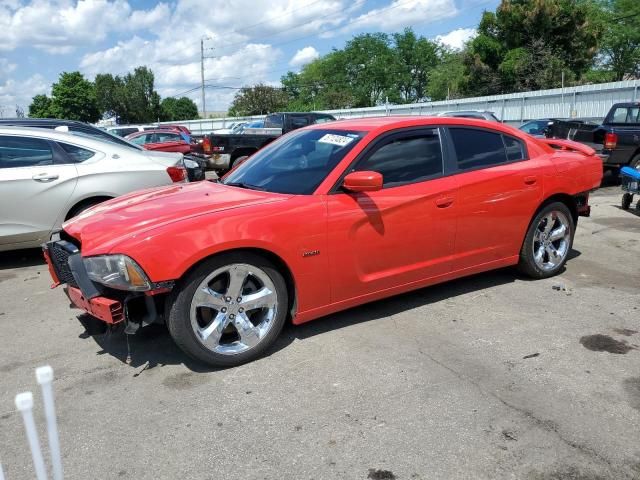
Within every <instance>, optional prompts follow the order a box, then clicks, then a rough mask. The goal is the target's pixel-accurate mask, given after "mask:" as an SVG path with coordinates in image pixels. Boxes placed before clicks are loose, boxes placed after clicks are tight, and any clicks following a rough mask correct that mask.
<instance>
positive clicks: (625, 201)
mask: <svg viewBox="0 0 640 480" xmlns="http://www.w3.org/2000/svg"><path fill="white" fill-rule="evenodd" d="M631 202H633V195H631V194H630V193H629V192H625V193H623V194H622V202H620V206H621V207H622V209H623V210H629V207H630V206H631Z"/></svg>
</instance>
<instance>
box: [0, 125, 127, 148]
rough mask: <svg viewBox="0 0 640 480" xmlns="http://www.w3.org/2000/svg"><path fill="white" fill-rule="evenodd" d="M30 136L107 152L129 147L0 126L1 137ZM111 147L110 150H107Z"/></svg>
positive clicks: (40, 129) (47, 132)
mask: <svg viewBox="0 0 640 480" xmlns="http://www.w3.org/2000/svg"><path fill="white" fill-rule="evenodd" d="M21 134H22V135H28V136H30V137H38V138H45V139H48V140H54V141H59V142H65V143H71V144H74V145H78V146H85V147H86V148H91V149H93V150H100V151H105V150H109V149H118V150H124V149H127V150H129V149H128V148H127V147H125V146H123V145H119V144H117V143H114V142H109V141H107V140H98V139H95V138H93V137H89V136H79V135H74V134H72V133H67V132H59V131H57V130H49V129H47V128H35V127H18V126H4V125H0V135H21ZM107 146H108V147H110V148H107Z"/></svg>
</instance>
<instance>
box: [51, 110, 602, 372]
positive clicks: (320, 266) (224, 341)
mask: <svg viewBox="0 0 640 480" xmlns="http://www.w3.org/2000/svg"><path fill="white" fill-rule="evenodd" d="M601 177H602V163H601V161H600V160H599V159H598V158H597V157H596V156H595V155H594V151H593V150H591V149H590V148H588V147H585V146H583V145H580V144H577V143H574V142H570V141H561V140H540V139H535V138H533V137H531V136H529V135H526V134H524V133H522V132H520V131H518V130H516V129H514V128H511V127H509V126H506V125H501V124H497V123H489V122H486V121H483V120H472V119H466V118H443V117H439V118H431V117H384V118H363V119H358V120H348V121H339V122H334V123H330V124H321V125H315V126H312V127H308V128H303V129H300V130H296V131H294V132H292V133H289V134H287V135H285V136H283V137H281V138H280V139H278V140H277V141H275V142H273V143H272V144H270V145H268V146H267V147H265V148H263V149H262V150H260V151H259V152H258V153H256V154H254V155H253V156H252V157H251V158H250V159H249V160H248V161H247V162H245V163H243V164H242V165H240V166H239V167H238V168H236V169H235V170H233V171H232V172H231V173H230V174H229V175H227V176H226V177H225V178H224V179H223V180H222V181H217V182H211V181H209V182H200V183H196V184H191V185H189V184H185V185H179V186H172V187H166V188H158V189H152V190H146V191H142V192H138V193H134V194H130V195H127V196H124V197H120V198H117V199H114V200H111V201H109V202H105V203H102V204H100V205H98V206H96V207H94V208H92V209H89V210H87V211H85V212H84V213H82V214H81V215H80V216H78V217H76V218H74V219H72V220H70V221H68V222H67V223H66V224H64V226H63V230H62V231H61V232H60V233H59V234H58V235H57V236H56V237H55V238H54V239H52V241H51V242H49V243H47V244H46V245H44V252H45V257H46V258H47V260H48V262H49V265H50V272H51V275H52V276H53V279H54V283H55V284H66V287H65V291H66V293H67V295H68V296H69V298H70V299H71V301H72V302H73V303H74V304H75V305H76V306H77V307H79V308H81V309H83V310H85V311H86V312H88V313H90V314H91V315H92V316H93V317H94V318H95V319H99V322H100V325H104V326H105V327H106V325H108V324H118V323H121V322H125V323H126V331H127V333H132V332H135V331H136V330H137V329H138V328H139V327H141V326H144V325H147V324H150V323H154V322H164V323H166V324H167V326H168V328H169V332H170V333H171V335H172V337H173V338H174V340H175V341H176V343H177V344H178V345H179V346H180V347H181V348H182V349H183V350H184V351H185V352H186V353H188V354H189V355H191V356H192V357H194V358H196V359H198V360H201V361H203V362H206V363H208V364H211V365H217V366H232V365H238V364H240V363H243V362H247V361H249V360H252V359H255V358H256V357H258V356H259V355H261V354H262V353H263V352H264V351H265V350H266V349H267V348H268V347H269V346H270V345H271V344H273V342H274V341H275V339H276V337H277V336H278V334H279V333H280V331H281V330H282V327H283V325H284V323H285V322H286V321H287V319H290V320H291V321H292V322H293V323H294V324H299V323H303V322H307V321H309V320H313V319H315V318H318V317H322V316H324V315H327V314H330V313H332V312H336V311H338V310H342V309H345V308H349V307H353V306H355V305H359V304H362V303H365V302H370V301H372V300H376V299H380V298H383V297H387V296H390V295H394V294H397V293H401V292H406V291H409V290H413V289H417V288H422V287H425V286H428V285H432V284H435V283H439V282H445V281H447V280H451V279H454V278H458V277H462V276H465V275H471V274H475V273H478V272H483V271H486V270H491V269H495V268H500V267H505V266H509V265H517V266H518V267H519V269H520V270H521V271H522V272H523V273H525V274H527V275H529V276H531V277H534V278H545V277H549V276H552V275H555V274H556V273H558V272H559V271H561V269H562V268H563V265H564V263H565V262H566V260H567V255H568V254H569V251H570V250H571V246H572V242H573V238H574V233H575V229H576V225H577V221H578V217H579V216H580V215H588V214H589V204H588V200H589V191H590V190H592V189H594V188H596V187H598V186H599V184H600V180H601ZM94 321H96V322H97V320H94Z"/></svg>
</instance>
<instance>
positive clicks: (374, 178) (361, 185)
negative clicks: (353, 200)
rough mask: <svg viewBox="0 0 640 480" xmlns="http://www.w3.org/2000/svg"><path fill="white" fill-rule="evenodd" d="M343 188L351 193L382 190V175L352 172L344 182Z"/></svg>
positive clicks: (368, 172) (369, 172)
mask: <svg viewBox="0 0 640 480" xmlns="http://www.w3.org/2000/svg"><path fill="white" fill-rule="evenodd" d="M342 188H344V189H345V190H347V191H349V192H375V191H378V190H382V174H380V173H378V172H371V171H366V170H365V171H362V172H351V173H349V174H348V175H347V176H346V177H344V181H343V182H342Z"/></svg>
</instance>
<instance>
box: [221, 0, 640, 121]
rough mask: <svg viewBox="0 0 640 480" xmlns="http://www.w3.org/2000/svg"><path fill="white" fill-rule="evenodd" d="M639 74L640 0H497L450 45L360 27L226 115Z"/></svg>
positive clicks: (249, 90) (254, 90)
mask: <svg viewBox="0 0 640 480" xmlns="http://www.w3.org/2000/svg"><path fill="white" fill-rule="evenodd" d="M631 78H640V2H639V1H638V0H502V2H501V4H500V5H499V6H498V7H497V9H496V11H495V12H490V11H485V12H484V13H483V15H482V18H481V20H480V23H479V25H478V27H477V34H476V36H475V37H474V38H473V39H472V40H470V41H469V42H467V44H466V45H465V46H464V48H463V49H462V50H453V49H450V48H447V47H446V46H443V45H442V44H440V43H438V42H435V41H433V40H430V39H427V38H425V37H422V36H418V35H416V34H415V33H414V31H413V30H412V29H410V28H408V29H406V30H404V31H403V32H401V33H395V34H391V35H389V34H385V33H367V34H362V35H357V36H355V37H354V38H352V39H351V40H349V41H348V42H347V43H346V45H345V46H344V47H343V48H342V49H334V50H332V51H331V52H330V53H328V54H326V55H324V56H322V57H320V58H318V59H317V60H314V61H312V62H311V63H308V64H307V65H305V66H304V67H303V68H302V70H301V71H300V72H299V73H294V72H288V73H287V74H286V75H284V76H283V77H282V78H281V83H282V87H280V88H276V87H271V86H267V85H257V86H254V87H245V88H243V89H241V90H240V91H238V93H237V94H236V96H235V98H234V101H233V103H232V105H231V108H230V110H229V113H230V114H237V115H254V114H261V113H267V112H271V111H277V110H291V111H308V110H326V109H338V108H353V107H370V106H375V105H381V104H384V103H387V102H388V103H391V104H394V103H395V104H397V103H413V102H422V101H429V100H431V101H437V100H445V99H451V98H461V97H473V96H482V95H495V94H501V93H510V92H518V91H527V90H540V89H546V88H557V87H560V86H561V85H565V86H571V85H579V84H585V83H601V82H607V81H616V80H623V79H631Z"/></svg>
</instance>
